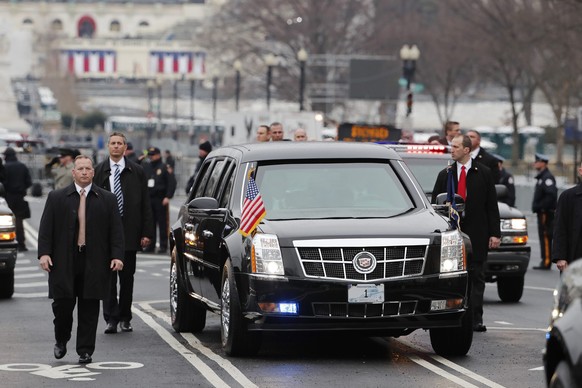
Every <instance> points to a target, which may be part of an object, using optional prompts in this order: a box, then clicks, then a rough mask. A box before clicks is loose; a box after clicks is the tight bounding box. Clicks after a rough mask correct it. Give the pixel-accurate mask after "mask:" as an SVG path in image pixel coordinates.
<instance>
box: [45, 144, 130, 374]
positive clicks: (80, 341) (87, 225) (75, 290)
mask: <svg viewBox="0 0 582 388" xmlns="http://www.w3.org/2000/svg"><path fill="white" fill-rule="evenodd" d="M93 175H94V170H93V163H92V161H91V159H89V158H88V157H86V156H84V155H79V156H77V158H75V167H74V168H73V178H74V180H75V183H74V184H71V185H69V186H67V187H65V188H63V189H59V190H53V191H51V192H50V193H49V195H48V198H47V201H46V204H45V207H44V211H43V214H42V218H41V220H40V228H39V232H38V257H39V263H40V267H41V268H42V269H43V270H45V271H47V272H48V273H49V279H48V282H49V298H52V299H53V303H52V308H53V314H54V317H55V318H54V321H53V322H54V328H55V340H56V344H55V347H54V355H55V358H57V359H60V358H63V357H64V356H65V354H66V353H67V342H68V341H69V339H70V338H71V329H72V327H73V310H74V309H75V304H77V303H78V306H77V316H78V319H77V322H78V323H77V342H76V350H77V354H79V363H81V364H86V363H90V362H92V355H93V352H94V350H95V338H96V335H97V324H98V322H99V301H100V300H102V299H105V298H106V297H107V296H108V295H109V282H110V279H111V273H110V272H111V271H119V270H121V269H122V268H123V247H124V245H123V227H122V225H121V217H120V216H119V210H118V208H117V201H116V199H115V195H113V194H112V193H110V192H108V191H107V190H104V189H102V188H100V187H97V186H96V185H93V184H92V180H93ZM83 203H85V207H84V208H83V206H81V205H83ZM83 226H84V227H83Z"/></svg>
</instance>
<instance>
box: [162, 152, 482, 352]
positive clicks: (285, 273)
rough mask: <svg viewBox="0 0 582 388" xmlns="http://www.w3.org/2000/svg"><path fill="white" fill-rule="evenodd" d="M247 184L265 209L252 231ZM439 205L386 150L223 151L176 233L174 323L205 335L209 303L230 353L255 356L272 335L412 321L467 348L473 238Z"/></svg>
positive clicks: (377, 331)
mask: <svg viewBox="0 0 582 388" xmlns="http://www.w3.org/2000/svg"><path fill="white" fill-rule="evenodd" d="M251 178H252V179H253V182H256V185H257V187H258V190H259V193H260V195H261V198H262V201H263V203H264V207H265V210H266V215H265V217H264V219H263V220H262V221H261V222H260V223H259V224H258V226H257V229H256V231H255V232H253V233H251V234H249V235H247V236H245V235H243V234H241V233H239V231H240V228H241V217H242V209H243V202H244V201H249V199H247V190H248V185H249V184H250V182H251ZM251 187H252V186H251ZM435 209H439V207H438V206H435V207H434V208H433V207H432V206H431V204H430V203H429V202H428V200H427V198H426V196H425V195H424V193H423V192H422V188H421V187H420V186H419V185H418V183H417V182H416V180H414V178H412V176H411V174H410V172H409V171H408V169H407V168H406V165H405V164H404V162H403V161H402V159H401V157H400V156H398V154H397V153H396V152H394V151H392V150H389V149H387V148H386V147H383V146H380V145H377V144H362V143H339V142H307V143H301V144H299V143H295V142H280V143H261V144H248V145H238V146H229V147H222V148H220V149H218V150H215V151H213V152H211V153H210V154H209V155H208V157H207V158H206V160H205V161H204V164H203V165H202V167H201V169H200V172H199V174H198V175H197V177H196V181H195V183H194V186H193V188H192V190H191V191H190V194H189V197H188V198H187V200H186V202H185V203H184V204H183V205H182V206H181V208H180V211H179V215H178V219H177V221H176V222H175V223H174V224H173V225H172V227H171V230H170V235H169V240H170V247H171V249H170V252H171V272H170V310H171V320H172V326H173V328H174V329H175V330H176V331H177V332H185V331H186V332H199V331H201V330H203V329H204V326H205V324H206V312H207V310H209V311H212V312H215V313H218V314H220V316H221V325H220V330H221V337H222V346H223V348H224V350H225V352H226V353H227V354H229V355H232V356H236V355H245V354H254V353H256V352H258V351H259V349H260V345H261V336H262V333H263V332H266V331H327V330H334V331H338V330H342V331H343V330H345V331H357V332H360V333H361V332H364V333H368V334H374V335H387V336H394V337H398V336H402V335H407V334H410V333H412V332H413V331H415V330H416V329H428V330H429V331H430V340H431V344H432V347H433V349H434V350H435V352H436V353H438V354H441V355H465V354H466V353H467V352H468V351H469V349H470V347H471V343H472V339H473V325H472V317H471V314H466V313H465V312H466V311H467V298H468V296H467V282H468V276H467V271H466V255H468V254H470V252H469V251H468V248H467V249H466V244H469V242H468V240H467V239H466V235H463V234H461V233H460V232H459V231H458V230H454V229H452V227H451V225H450V223H449V221H448V219H447V218H446V217H443V216H442V215H440V214H439V213H438V212H437V211H436V210H435ZM243 221H244V222H245V223H246V222H247V218H246V217H245V218H244V219H243Z"/></svg>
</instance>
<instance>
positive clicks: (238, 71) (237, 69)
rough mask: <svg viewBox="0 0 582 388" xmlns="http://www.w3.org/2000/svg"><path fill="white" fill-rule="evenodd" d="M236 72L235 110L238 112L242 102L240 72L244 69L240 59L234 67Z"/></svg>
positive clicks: (235, 62)
mask: <svg viewBox="0 0 582 388" xmlns="http://www.w3.org/2000/svg"><path fill="white" fill-rule="evenodd" d="M232 66H233V67H234V71H235V79H234V81H235V85H234V88H235V89H234V108H235V110H236V111H237V112H238V108H239V101H240V70H241V69H242V63H241V61H239V60H238V59H237V60H236V61H234V63H233V65H232Z"/></svg>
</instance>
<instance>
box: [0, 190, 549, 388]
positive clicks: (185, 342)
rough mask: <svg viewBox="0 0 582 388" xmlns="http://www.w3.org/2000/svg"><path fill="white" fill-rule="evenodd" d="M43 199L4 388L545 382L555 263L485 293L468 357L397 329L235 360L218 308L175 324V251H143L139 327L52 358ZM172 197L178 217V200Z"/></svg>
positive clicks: (285, 338)
mask: <svg viewBox="0 0 582 388" xmlns="http://www.w3.org/2000/svg"><path fill="white" fill-rule="evenodd" d="M44 199H45V198H44V197H41V198H28V200H29V202H30V203H31V209H32V213H33V217H32V218H31V219H29V220H27V221H26V230H27V239H28V242H27V244H28V246H29V248H30V251H29V252H26V253H24V254H19V256H18V260H17V268H16V280H15V282H16V289H15V295H14V297H13V298H12V299H8V300H0V316H1V317H2V318H1V319H0V345H1V346H0V386H2V387H39V386H42V387H62V386H83V387H104V386H110V387H144V386H147V387H162V386H166V387H168V386H169V387H177V386H196V387H207V386H208V387H210V386H217V387H225V386H231V387H240V386H242V387H254V386H258V387H315V386H318V387H329V386H334V387H354V386H362V387H388V386H390V387H418V386H430V387H453V386H462V387H475V386H476V387H544V386H545V381H544V375H543V370H542V349H543V347H544V336H545V328H546V327H547V324H548V321H549V314H550V309H551V305H552V298H553V297H552V291H553V287H554V286H555V285H556V282H557V280H558V277H559V275H558V272H557V271H556V270H555V269H552V270H551V271H541V272H540V271H534V270H529V271H528V273H527V275H526V288H525V291H524V296H523V298H522V300H521V302H520V303H516V304H504V303H501V302H500V301H499V298H498V296H497V290H496V286H495V285H494V284H488V285H487V288H486V292H485V314H484V320H485V324H486V325H487V327H488V331H487V332H486V333H475V338H474V341H473V346H472V348H471V350H470V352H469V354H468V356H466V357H459V358H450V359H445V358H442V357H440V356H437V355H435V354H434V353H433V351H432V348H431V346H430V339H429V335H428V332H423V331H416V332H414V333H413V334H411V335H409V336H407V337H403V338H399V339H394V338H380V337H374V338H367V337H358V336H346V335H333V334H332V335H321V334H317V335H314V334H294V335H293V334H278V335H267V336H266V338H265V341H264V343H263V347H262V348H261V352H260V353H259V355H258V356H256V357H253V358H247V359H244V358H230V357H228V356H226V355H225V354H224V352H223V351H222V350H221V347H220V331H219V322H220V321H219V317H218V316H216V315H213V314H210V313H209V315H208V320H207V325H206V329H205V330H204V331H203V332H202V333H201V334H197V335H195V336H194V335H191V334H186V333H183V334H177V333H175V332H174V331H173V330H172V328H171V325H170V324H169V315H170V313H169V301H168V291H169V281H168V278H169V257H168V256H166V255H152V254H148V255H146V254H140V255H138V265H137V273H136V282H135V292H134V305H133V311H134V319H133V321H132V325H133V327H134V332H132V333H117V334H114V335H106V334H103V330H104V328H105V325H104V322H103V321H102V320H101V321H100V323H99V328H98V333H97V345H96V350H95V353H94V355H93V361H94V362H93V363H92V364H88V365H85V366H80V365H78V364H77V359H78V357H77V355H76V353H75V350H74V343H75V339H74V337H73V339H72V340H71V342H69V346H68V348H69V351H68V353H67V355H66V356H65V357H64V358H63V359H61V360H55V359H54V357H53V354H52V353H53V351H52V349H53V344H54V337H53V324H52V319H53V316H52V311H51V301H50V300H49V299H47V276H46V274H45V273H44V272H42V271H41V270H40V268H39V267H38V263H37V259H36V231H37V229H38V223H39V220H40V216H41V214H42V208H43V206H44ZM182 200H183V198H177V199H175V200H174V202H173V206H172V216H171V219H172V220H175V219H176V215H175V212H176V210H177V206H179V204H180V202H181V201H182ZM528 226H529V234H530V243H531V246H532V260H531V262H530V268H531V267H532V266H533V265H535V264H537V262H538V261H539V243H538V239H537V230H536V225H535V222H534V219H533V218H528Z"/></svg>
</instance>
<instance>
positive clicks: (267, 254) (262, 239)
mask: <svg viewBox="0 0 582 388" xmlns="http://www.w3.org/2000/svg"><path fill="white" fill-rule="evenodd" d="M251 264H252V268H253V273H261V274H266V275H283V274H285V270H284V268H283V256H282V255H281V248H280V247H279V239H278V238H277V236H276V235H274V234H260V233H257V234H256V235H255V237H253V250H252V255H251Z"/></svg>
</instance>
